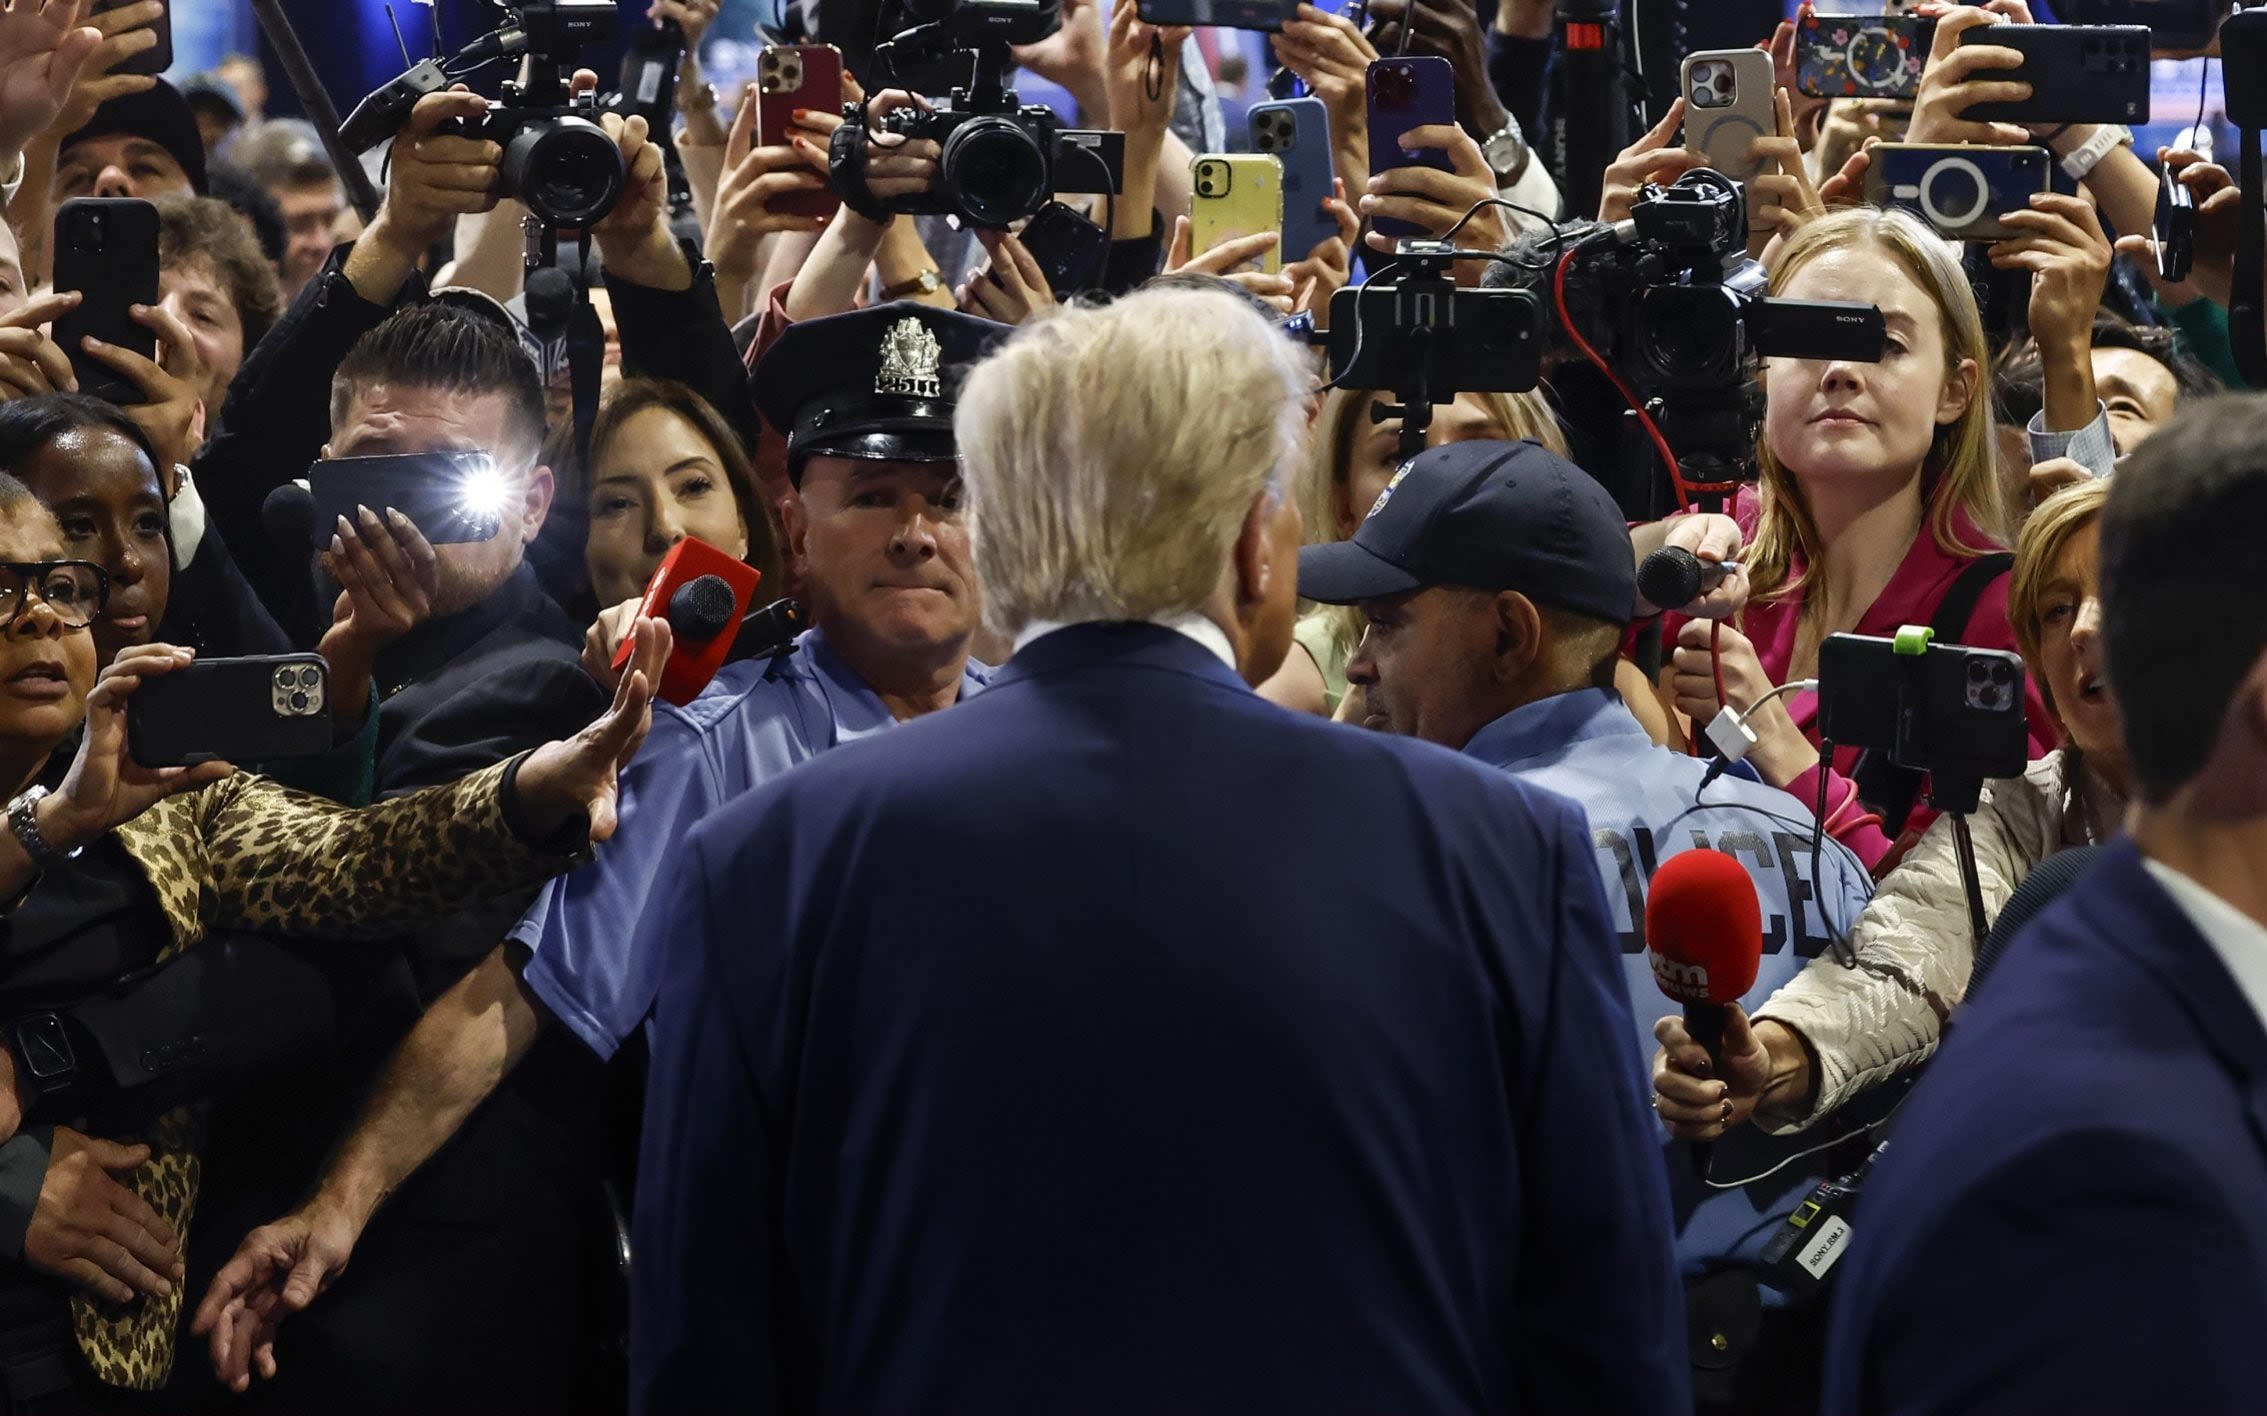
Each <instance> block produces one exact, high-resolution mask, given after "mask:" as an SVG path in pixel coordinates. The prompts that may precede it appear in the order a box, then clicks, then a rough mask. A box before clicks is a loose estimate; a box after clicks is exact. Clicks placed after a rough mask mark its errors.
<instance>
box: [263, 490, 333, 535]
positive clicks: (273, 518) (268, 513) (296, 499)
mask: <svg viewBox="0 0 2267 1416" xmlns="http://www.w3.org/2000/svg"><path fill="white" fill-rule="evenodd" d="M260 525H261V526H263V527H265V528H266V530H267V533H268V539H269V540H270V541H273V542H274V543H275V544H276V545H277V546H279V547H286V548H288V547H291V546H306V547H308V548H309V549H310V550H321V549H322V543H321V542H320V541H318V540H316V538H315V494H314V493H313V492H310V491H308V490H307V489H306V488H305V487H302V486H300V485H299V484H298V483H297V482H286V483H284V484H283V485H282V486H280V487H278V488H276V489H275V490H274V491H272V492H270V493H268V495H267V500H265V501H263V502H261V503H260Z"/></svg>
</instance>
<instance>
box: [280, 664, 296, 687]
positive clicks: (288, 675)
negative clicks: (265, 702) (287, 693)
mask: <svg viewBox="0 0 2267 1416" xmlns="http://www.w3.org/2000/svg"><path fill="white" fill-rule="evenodd" d="M292 678H293V674H292V671H291V670H290V669H288V668H283V669H277V670H276V687H277V688H289V687H291V680H292Z"/></svg>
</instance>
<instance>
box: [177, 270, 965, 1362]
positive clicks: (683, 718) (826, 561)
mask: <svg viewBox="0 0 2267 1416" xmlns="http://www.w3.org/2000/svg"><path fill="white" fill-rule="evenodd" d="M1006 333H1007V327H1006V326H1004V325H999V324H995V323H993V322H992V321H990V320H982V319H977V318H974V317H973V316H969V315H963V314H959V313H957V312H954V311H950V310H939V309H936V308H933V307H931V306H927V305H919V304H912V303H893V304H887V305H880V306H876V307H873V308H871V309H866V310H859V311H855V312H853V313H850V314H843V315H833V316H828V317H826V318H823V319H815V320H808V321H804V322H801V323H798V324H795V325H792V326H790V327H789V328H788V330H787V331H786V333H784V334H783V335H781V336H780V339H779V341H778V343H777V344H775V345H774V346H773V347H772V348H771V350H770V351H769V352H768V353H766V355H765V356H764V358H763V360H762V362H761V363H759V364H758V365H757V367H756V370H755V373H754V376H753V377H754V380H755V392H756V398H757V402H758V404H759V406H760V407H761V408H762V410H763V413H764V416H765V418H766V419H767V420H768V421H769V422H770V423H771V425H772V426H773V428H774V429H776V430H777V431H779V432H780V433H782V434H784V435H785V436H786V438H787V446H788V471H789V475H790V477H791V478H792V479H793V481H794V487H795V490H794V492H793V494H792V495H790V496H789V497H788V499H787V502H786V504H785V507H784V517H785V521H786V527H787V546H788V554H789V555H790V557H791V558H792V561H793V564H794V568H795V572H796V577H797V581H798V584H799V585H800V586H801V593H802V596H803V599H804V603H805V606H806V608H807V610H808V612H809V616H810V620H811V628H810V629H809V630H807V631H805V632H804V633H803V634H802V635H801V636H800V637H799V638H798V639H797V640H796V641H795V642H794V644H793V645H792V646H791V647H789V648H787V649H785V650H783V651H782V652H780V653H778V654H776V655H773V656H770V657H768V658H758V659H749V660H745V661H742V662H739V663H733V664H727V665H726V666H725V667H724V668H723V670H722V671H720V672H719V673H718V675H717V677H716V679H715V680H714V681H713V682H711V683H710V685H709V686H708V688H707V689H706V690H705V691H704V692H703V693H702V694H701V695H700V696H699V697H698V698H696V699H695V700H693V702H691V703H689V704H687V705H685V706H684V707H682V708H679V707H675V706H672V705H670V704H666V703H660V702H657V703H656V704H655V705H654V723H653V730H652V732H651V734H650V735H649V736H648V737H647V739H646V742H645V746H644V748H643V749H642V750H641V751H640V752H639V754H638V757H637V760H636V763H635V764H634V765H633V767H632V768H631V769H630V770H629V771H627V772H625V773H624V774H623V777H622V781H621V796H620V801H619V806H618V816H619V825H618V827H617V829H616V831H615V834H614V837H613V839H612V840H610V841H608V842H607V843H606V846H605V849H604V850H602V851H601V852H600V853H599V854H598V857H597V858H596V859H595V860H593V861H592V862H591V863H590V864H588V865H585V866H583V867H582V868H581V869H579V870H576V871H574V872H573V873H572V874H570V875H567V876H564V877H561V878H560V879H558V880H554V881H553V882H552V883H551V885H550V886H548V887H546V888H545V890H544V892H543V894H542V895H541V896H540V897H539V898H538V899H537V900H536V902H535V904H534V905H533V906H532V907H531V908H530V909H529V910H528V912H527V914H526V915H525V916H524V917H523V918H522V919H521V920H520V922H519V923H518V924H517V925H515V926H514V927H513V928H512V930H511V933H510V935H509V936H508V938H507V940H506V942H505V943H504V944H503V945H501V946H499V947H498V948H497V949H496V951H495V952H494V953H492V954H490V955H489V957H488V958H487V959H485V960H484V961H482V962H481V963H480V964H479V965H478V966H477V967H475V968H474V969H473V971H472V972H471V973H470V974H468V975H466V976H465V978H464V979H463V980H462V981H461V982H460V983H458V984H457V986H456V987H455V988H453V989H451V990H450V991H449V992H448V993H446V994H444V995H443V996H442V997H441V998H440V999H438V1000H437V1001H436V1002H435V1003H434V1004H433V1006H432V1008H430V1009H429V1010H428V1011H427V1012H426V1015H425V1017H424V1019H423V1020H422V1021H420V1022H419V1023H418V1025H417V1028H416V1029H415V1031H413V1032H412V1033H411V1034H410V1036H409V1037H408V1039H407V1040H406V1041H404V1042H403V1044H402V1046H401V1049H400V1051H399V1052H398V1053H397V1054H396V1055H395V1057H394V1059H393V1061H392V1063H391V1065H390V1066H389V1067H388V1068H387V1070H386V1073H385V1076H384V1078H383V1079H382V1080H381V1082H380V1083H379V1087H378V1091H377V1094H376V1095H375V1097H374V1098H373V1099H372V1101H371V1103H370V1105H369V1107H368V1108H367V1109H366V1110H365V1112H364V1114H363V1117H362V1120H361V1121H360V1122H359V1123H358V1125H357V1126H356V1128H355V1131H354V1133H353V1134H352V1135H351V1136H349V1137H348V1138H347V1140H346V1142H345V1143H344V1144H343V1145H342V1146H341V1147H340V1148H339V1150H338V1153H337V1155H336V1157H335V1158H334V1160H333V1162H332V1164H331V1168H330V1170H329V1171H328V1172H327V1173H326V1174H325V1175H324V1177H323V1179H322V1181H321V1183H320V1184H319V1185H318V1186H317V1188H316V1191H315V1195H314V1198H313V1199H311V1200H309V1201H308V1202H307V1204H306V1205H305V1206H303V1207H302V1208H301V1209H299V1210H298V1211H296V1212H295V1213H293V1214H290V1215H287V1216H285V1217H284V1218H283V1219H280V1220H278V1221H276V1222H275V1223H273V1224H269V1225H264V1226H262V1227H261V1228H260V1229H257V1230H254V1231H253V1232H252V1233H251V1234H250V1235H249V1236H247V1237H246V1238H245V1240H244V1242H243V1244H242V1245H240V1246H239V1248H238V1250H237V1254H236V1258H235V1259H234V1260H233V1261H231V1263H230V1264H229V1265H228V1267H227V1268H226V1269H224V1270H223V1271H222V1273H221V1275H220V1277H219V1278H218V1279H216V1280H215V1282H214V1286H213V1291H212V1294H211V1295H210V1296H208V1298H207V1299H206V1307H207V1308H209V1309H213V1310H214V1311H216V1312H217V1311H219V1309H220V1308H222V1307H224V1306H225V1305H226V1304H227V1303H228V1301H229V1300H230V1299H231V1298H232V1297H235V1296H238V1295H248V1296H249V1297H250V1299H251V1301H250V1302H248V1303H247V1304H246V1305H245V1313H244V1316H243V1317H242V1318H241V1319H240V1320H238V1321H234V1322H223V1323H222V1324H221V1325H220V1328H219V1330H218V1331H216V1333H215V1335H214V1345H215V1352H216V1357H217V1355H218V1352H219V1348H220V1344H221V1342H222V1340H223V1339H224V1338H227V1339H229V1340H230V1342H231V1346H232V1349H233V1351H234V1352H235V1354H237V1356H236V1361H235V1363H234V1364H233V1365H234V1366H235V1367H236V1368H238V1369H239V1370H240V1369H241V1368H242V1366H243V1356H242V1354H243V1353H244V1352H245V1351H246V1350H247V1349H248V1346H249V1345H250V1344H252V1343H256V1342H258V1341H260V1340H261V1339H262V1338H263V1337H267V1338H272V1337H273V1334H274V1327H273V1323H274V1322H276V1321H279V1320H280V1319H281V1316H282V1315H283V1313H284V1312H285V1311H286V1309H285V1307H284V1305H283V1304H281V1303H272V1304H271V1303H263V1302H261V1301H259V1300H260V1297H261V1295H262V1294H263V1293H265V1294H268V1296H271V1297H272V1296H276V1295H279V1294H280V1292H281V1290H282V1288H283V1286H284V1283H285V1280H286V1279H287V1278H288V1277H290V1276H291V1275H292V1272H293V1268H294V1266H295V1265H301V1266H305V1268H306V1271H307V1273H308V1274H310V1275H311V1276H312V1279H313V1282H314V1284H315V1285H318V1286H316V1287H309V1288H307V1289H305V1291H306V1292H307V1293H308V1294H310V1295H312V1294H313V1293H315V1292H318V1291H320V1289H319V1285H322V1284H326V1283H328V1282H329V1279H330V1277H331V1276H332V1275H334V1274H335V1273H336V1272H337V1271H338V1270H339V1269H340V1268H342V1267H343V1266H344V1265H345V1263H346V1261H347V1259H348V1257H349V1255H350V1254H351V1253H352V1250H353V1246H354V1243H355V1240H356V1239H357V1238H358V1237H359V1236H360V1234H361V1232H362V1230H363V1228H364V1227H365V1226H366V1225H367V1224H368V1223H369V1220H370V1217H371V1214H372V1213H373V1212H374V1211H375V1209H376V1208H377V1205H378V1203H379V1202H380V1200H381V1199H383V1197H384V1196H385V1195H387V1194H389V1193H391V1192H392V1191H393V1190H395V1189H397V1188H399V1186H400V1185H401V1183H402V1182H403V1181H404V1180H406V1179H407V1178H408V1177H409V1175H410V1174H411V1172H413V1171H415V1170H416V1168H417V1167H418V1166H419V1165H420V1164H422V1163H423V1162H424V1160H425V1158H426V1157H427V1156H429V1155H431V1154H432V1153H433V1152H434V1150H436V1149H437V1148H439V1146H440V1145H441V1144H442V1143H443V1142H445V1141H446V1140H448V1139H449V1137H450V1136H452V1135H454V1134H455V1132H456V1130H457V1128H458V1127H459V1126H460V1125H461V1124H462V1123H463V1121H464V1118H465V1117H466V1116H467V1115H469V1114H470V1113H471V1111H472V1109H473V1108H474V1107H475V1106H477V1105H479V1104H480V1102H481V1101H482V1100H483V1099H484V1098H485V1097H486V1096H487V1095H488V1093H489V1092H490V1091H492V1090H494V1088H495V1086H496V1084H497V1083H498V1082H499V1081H500V1080H501V1079H502V1077H503V1075H504V1073H505V1072H506V1071H508V1070H509V1069H510V1068H511V1067H512V1066H513V1065H514V1064H515V1063H517V1062H518V1060H519V1059H520V1058H521V1057H522V1056H524V1055H525V1054H526V1052H527V1049H528V1048H529V1046H531V1045H532V1043H533V1041H534V1038H535V1035H536V1033H537V1030H538V1029H539V1028H540V1027H541V1026H542V1024H543V1023H544V1022H546V1021H548V1020H553V1019H555V1020H557V1021H559V1022H561V1023H564V1024H565V1025H566V1026H567V1028H568V1030H569V1031H571V1032H573V1033H574V1034H575V1036H577V1037H579V1038H581V1039H582V1040H583V1042H584V1043H585V1044H587V1045H588V1046H589V1047H590V1048H591V1050H593V1051H594V1052H596V1053H598V1055H599V1056H600V1057H602V1058H610V1057H612V1056H613V1054H614V1052H615V1050H616V1049H617V1048H619V1047H620V1046H621V1045H622V1043H623V1042H624V1041H625V1040H627V1039H628V1038H629V1037H630V1035H631V1034H632V1033H634V1032H635V1031H636V1030H637V1029H638V1027H639V1026H640V1025H641V1024H642V1023H643V1022H644V1020H645V1018H646V1016H647V1014H648V1013H649V1012H650V1011H651V1010H652V1006H653V998H654V993H655V990H656V988H657V986H658V982H659V979H660V967H659V960H658V959H656V958H654V957H651V956H650V952H651V951H648V953H647V954H642V955H641V954H640V953H638V952H636V951H634V950H632V948H631V943H632V941H633V939H635V938H637V937H638V934H639V931H638V929H637V924H638V920H639V917H640V915H641V914H642V913H643V912H644V910H645V908H646V903H647V896H648V894H649V892H650V891H651V889H652V887H653V884H654V881H655V878H656V877H657V876H658V875H659V874H660V872H661V870H662V868H663V867H664V865H666V864H667V862H668V860H669V859H670V854H671V852H672V851H673V850H674V849H675V848H676V847H677V846H678V845H679V844H680V843H681V842H682V841H683V840H684V839H685V836H686V834H687V833H688V832H690V831H691V829H692V828H693V826H694V825H695V824H696V823H697V822H698V821H699V820H700V819H701V818H702V817H703V816H705V815H707V814H708V813H709V812H710V811H711V810H713V809H714V808H715V807H717V806H718V805H721V804H722V803H723V802H725V801H728V800H730V799H731V798H733V797H736V796H739V795H741V794H742V793H744V792H746V791H748V790H750V789H751V788H753V787H756V786H758V785H760V784H762V783H763V782H765V781H768V780H770V779H771V778H772V777H775V776H777V775H778V774H780V773H782V772H785V771H786V770H787V769H788V768H790V767H793V766H794V765H795V764H797V763H799V762H802V761H804V760H805V759H807V758H810V757H813V756H816V755H817V754H819V753H821V752H824V751H826V750H827V749H829V748H832V747H835V746H837V745H838V744H841V743H844V742H848V741H850V740H851V739H853V738H858V737H863V736H866V735H867V734H870V733H875V732H880V731H881V730H883V729H885V728H888V727H891V726H893V725H895V724H897V723H899V722H902V721H904V720H905V719H908V718H914V717H918V716H920V715H921V714H924V713H928V712H932V711H934V710H936V709H939V708H947V707H950V706H952V705H953V704H954V703H956V702H958V701H959V700H960V699H961V698H962V697H964V696H966V695H968V694H972V693H975V692H977V691H978V690H979V689H981V688H982V687H983V685H984V682H985V679H986V678H987V677H988V671H987V670H986V669H985V668H984V667H983V666H982V665H981V664H978V663H975V662H974V661H972V660H971V659H970V658H969V653H968V651H969V642H970V639H971V636H973V635H974V633H975V632H976V626H977V618H978V603H979V598H978V590H977V584H976V579H975V574H974V571H973V569H972V566H971V562H970V558H969V548H968V534H967V532H966V530H965V529H963V527H962V525H961V516H960V503H961V486H960V474H959V469H958V466H957V464H956V462H955V455H954V447H953V432H952V418H953V400H954V396H955V394H956V393H957V391H958V388H959V383H960V379H961V376H962V375H963V373H964V372H965V370H966V368H967V366H968V365H969V364H971V363H972V362H974V361H975V359H976V358H977V357H978V356H979V355H980V354H982V353H983V352H984V350H985V349H986V348H988V347H989V346H990V345H991V344H992V343H993V342H994V341H995V340H997V339H999V338H1000V337H1002V336H1004V335H1005V334H1006ZM651 937H652V936H648V938H651ZM295 1287H296V1285H295ZM271 1310H272V1311H273V1313H274V1314H275V1317H273V1318H267V1319H261V1318H256V1317H255V1316H253V1315H254V1314H255V1313H257V1312H260V1311H271Z"/></svg>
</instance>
